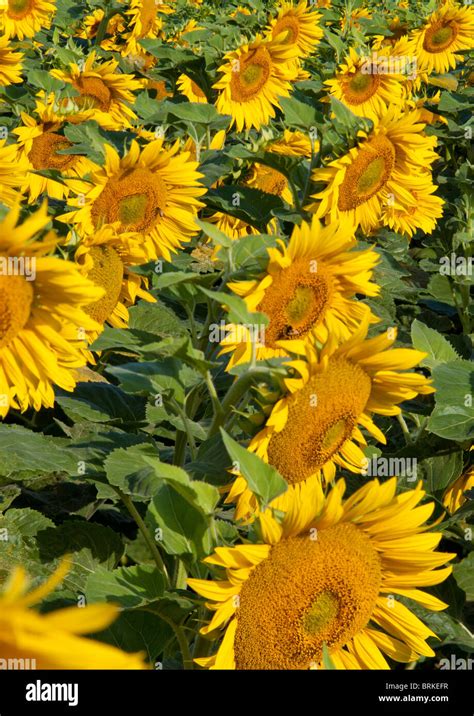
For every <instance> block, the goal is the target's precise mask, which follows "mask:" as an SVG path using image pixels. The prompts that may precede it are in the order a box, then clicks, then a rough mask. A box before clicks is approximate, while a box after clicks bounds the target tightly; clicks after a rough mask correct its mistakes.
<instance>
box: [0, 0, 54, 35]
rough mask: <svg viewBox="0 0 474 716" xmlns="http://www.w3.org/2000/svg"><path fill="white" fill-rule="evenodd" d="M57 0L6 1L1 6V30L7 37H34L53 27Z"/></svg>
mask: <svg viewBox="0 0 474 716" xmlns="http://www.w3.org/2000/svg"><path fill="white" fill-rule="evenodd" d="M55 12H56V0H4V2H2V4H1V6H0V29H1V31H2V35H4V36H5V37H7V38H8V37H17V38H18V39H19V40H23V39H24V38H25V37H26V38H28V37H34V36H35V35H36V33H37V32H39V30H41V29H43V28H48V27H50V25H51V18H52V16H53V14H54V13H55Z"/></svg>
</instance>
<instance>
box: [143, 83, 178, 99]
mask: <svg viewBox="0 0 474 716" xmlns="http://www.w3.org/2000/svg"><path fill="white" fill-rule="evenodd" d="M146 87H147V89H148V91H149V92H150V93H151V96H152V97H153V99H156V100H163V99H166V98H167V97H172V96H173V93H172V92H170V91H169V90H168V88H167V86H166V82H165V80H147V83H146Z"/></svg>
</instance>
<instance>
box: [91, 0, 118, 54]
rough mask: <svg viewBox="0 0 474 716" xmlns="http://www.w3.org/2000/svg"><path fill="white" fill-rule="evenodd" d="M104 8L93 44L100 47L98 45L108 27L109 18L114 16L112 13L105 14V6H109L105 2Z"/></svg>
mask: <svg viewBox="0 0 474 716" xmlns="http://www.w3.org/2000/svg"><path fill="white" fill-rule="evenodd" d="M104 4H105V6H106V7H105V8H104V17H103V18H102V20H101V21H100V24H99V27H98V29H97V35H96V36H95V44H96V45H100V43H101V42H102V41H103V39H104V38H105V34H106V32H107V27H108V26H109V22H110V19H111V17H112V16H113V15H114V14H115V13H114V12H113V11H111V12H107V5H108V4H109V3H108V2H107V0H105V3H104Z"/></svg>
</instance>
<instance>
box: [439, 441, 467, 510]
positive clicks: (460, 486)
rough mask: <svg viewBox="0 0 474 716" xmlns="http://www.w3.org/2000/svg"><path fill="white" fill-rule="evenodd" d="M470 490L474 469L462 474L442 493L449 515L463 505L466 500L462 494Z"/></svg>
mask: <svg viewBox="0 0 474 716" xmlns="http://www.w3.org/2000/svg"><path fill="white" fill-rule="evenodd" d="M471 450H472V448H471ZM472 489H474V467H470V468H469V469H468V470H466V472H463V473H462V475H460V476H459V477H458V479H457V480H455V481H454V482H453V484H452V485H450V486H449V487H448V489H447V490H446V492H445V493H444V495H443V505H444V506H445V507H446V509H447V510H448V512H449V513H450V514H453V513H454V512H457V510H459V508H460V507H462V506H463V505H464V503H465V502H466V500H467V497H466V496H465V494H464V493H465V492H466V491H467V490H472Z"/></svg>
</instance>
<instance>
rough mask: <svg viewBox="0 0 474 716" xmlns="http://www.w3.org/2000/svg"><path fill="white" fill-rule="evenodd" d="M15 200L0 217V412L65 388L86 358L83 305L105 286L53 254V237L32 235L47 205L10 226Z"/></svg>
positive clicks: (49, 401) (49, 398)
mask: <svg viewBox="0 0 474 716" xmlns="http://www.w3.org/2000/svg"><path fill="white" fill-rule="evenodd" d="M19 215H20V207H19V206H16V207H14V208H13V209H12V210H11V211H10V212H9V214H8V215H7V216H6V217H5V219H4V220H3V221H2V223H0V258H1V267H2V272H1V275H0V306H1V308H0V312H1V317H2V320H1V322H0V349H1V351H0V396H1V398H2V399H1V401H0V416H2V417H4V416H5V415H6V414H7V413H8V410H9V408H10V407H11V408H16V409H20V410H21V411H22V412H23V411H25V410H26V409H27V408H29V407H30V406H32V407H33V408H34V409H35V410H39V409H40V408H41V407H42V406H46V407H48V408H52V407H53V404H54V391H53V385H54V384H56V385H58V386H59V387H60V388H63V389H64V390H68V391H72V390H73V389H74V386H75V384H76V378H75V369H76V368H79V367H81V366H83V365H84V364H85V359H84V358H83V357H82V353H81V352H82V350H83V349H84V348H85V341H84V336H83V335H82V334H83V332H84V331H87V330H97V329H98V328H99V326H98V324H97V323H96V322H95V321H93V320H92V319H91V318H90V317H89V316H88V315H87V313H86V312H85V310H84V307H85V306H87V305H88V304H90V303H92V302H93V301H97V300H99V299H100V298H101V297H102V295H103V293H104V291H103V289H102V288H98V287H96V286H94V284H93V283H92V282H91V281H89V280H88V279H86V278H84V277H83V276H81V274H80V273H79V270H78V268H77V266H76V265H75V264H74V263H72V262H69V261H64V260H63V259H59V258H55V257H52V256H50V255H48V254H50V253H51V252H52V251H53V250H54V248H55V246H56V242H57V239H56V236H55V235H54V234H53V233H52V232H51V233H50V234H48V235H47V236H46V238H45V239H44V240H43V241H35V240H34V236H35V235H36V234H37V233H38V232H39V231H40V230H41V229H43V228H44V227H45V226H46V224H48V223H49V217H48V215H47V211H46V207H43V208H41V209H39V210H38V212H36V213H35V214H33V215H31V216H30V217H29V218H28V219H26V220H25V221H24V222H23V223H22V224H21V225H17V223H18V218H19Z"/></svg>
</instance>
